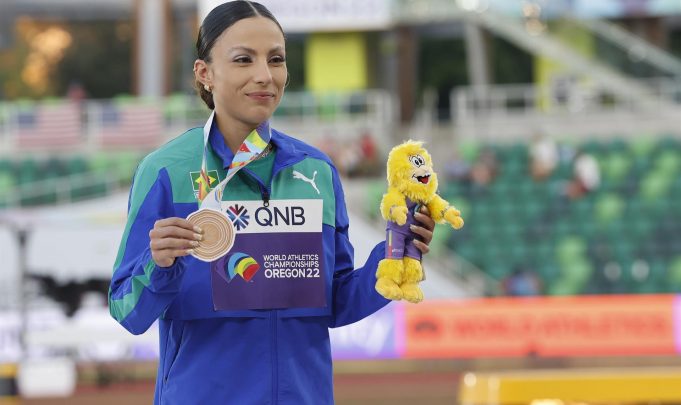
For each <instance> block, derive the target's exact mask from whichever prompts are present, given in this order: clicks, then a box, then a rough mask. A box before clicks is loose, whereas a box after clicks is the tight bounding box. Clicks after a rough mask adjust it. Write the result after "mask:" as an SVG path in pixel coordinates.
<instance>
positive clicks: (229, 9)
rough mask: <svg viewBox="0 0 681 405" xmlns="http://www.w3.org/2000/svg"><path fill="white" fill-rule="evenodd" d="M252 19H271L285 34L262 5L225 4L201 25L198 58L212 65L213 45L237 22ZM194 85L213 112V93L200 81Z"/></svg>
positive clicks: (241, 2) (238, 0)
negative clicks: (211, 52) (211, 53)
mask: <svg viewBox="0 0 681 405" xmlns="http://www.w3.org/2000/svg"><path fill="white" fill-rule="evenodd" d="M252 17H265V18H269V19H270V20H272V21H274V23H275V24H277V26H278V27H279V29H280V30H281V32H282V34H283V33H284V30H283V29H282V28H281V25H280V24H279V21H277V19H276V18H274V15H272V13H271V12H270V11H269V10H268V9H267V8H266V7H265V6H263V5H262V4H260V3H256V2H255V1H246V0H236V1H230V2H227V3H223V4H221V5H219V6H217V7H215V8H214V9H213V10H211V12H210V13H208V15H207V16H206V18H204V19H203V22H202V23H201V28H200V29H199V37H198V39H197V40H196V52H197V54H198V58H199V59H202V60H204V61H206V62H207V63H210V62H211V57H210V51H211V50H212V49H213V45H215V41H217V39H218V37H219V36H220V35H222V33H223V32H224V31H225V30H226V29H227V28H229V27H231V26H232V25H234V24H235V23H236V22H237V21H240V20H243V19H245V18H252ZM194 84H195V86H196V90H197V92H198V93H199V96H200V97H201V99H202V100H203V102H204V103H206V105H207V106H208V108H210V109H211V110H213V109H215V103H214V102H213V93H211V92H209V91H208V90H206V89H205V88H203V85H202V84H201V82H199V81H198V80H196V81H195V83H194Z"/></svg>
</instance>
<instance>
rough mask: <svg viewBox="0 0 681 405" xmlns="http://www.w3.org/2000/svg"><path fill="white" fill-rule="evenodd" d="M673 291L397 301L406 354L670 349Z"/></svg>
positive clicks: (664, 351)
mask: <svg viewBox="0 0 681 405" xmlns="http://www.w3.org/2000/svg"><path fill="white" fill-rule="evenodd" d="M673 302H674V296H673V295H640V296H631V295H629V296H580V297H541V298H522V299H517V298H499V299H479V300H466V301H426V302H423V303H421V304H419V305H407V306H405V312H404V313H405V322H406V323H405V327H406V336H405V342H404V343H405V347H404V350H405V351H404V357H407V358H441V357H503V356H528V355H537V356H601V355H663V354H676V348H675V340H674V339H675V338H674V319H673Z"/></svg>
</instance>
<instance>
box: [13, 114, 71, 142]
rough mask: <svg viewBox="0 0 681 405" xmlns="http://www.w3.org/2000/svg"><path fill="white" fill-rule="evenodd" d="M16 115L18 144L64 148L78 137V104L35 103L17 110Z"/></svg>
mask: <svg viewBox="0 0 681 405" xmlns="http://www.w3.org/2000/svg"><path fill="white" fill-rule="evenodd" d="M15 118H16V145H17V146H18V147H20V148H38V147H39V148H63V147H71V146H74V145H78V143H79V142H80V141H81V135H82V134H81V129H82V126H81V122H80V108H79V106H78V104H75V103H63V104H36V105H34V106H32V107H30V108H23V109H20V110H18V111H17V112H16V115H15Z"/></svg>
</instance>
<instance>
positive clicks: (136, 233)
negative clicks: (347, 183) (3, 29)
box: [109, 126, 389, 405]
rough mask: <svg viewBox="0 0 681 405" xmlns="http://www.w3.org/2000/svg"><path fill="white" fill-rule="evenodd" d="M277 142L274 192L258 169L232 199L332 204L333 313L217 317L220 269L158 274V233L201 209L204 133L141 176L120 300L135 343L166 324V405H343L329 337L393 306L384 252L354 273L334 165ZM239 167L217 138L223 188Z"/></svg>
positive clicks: (195, 133) (116, 308)
mask: <svg viewBox="0 0 681 405" xmlns="http://www.w3.org/2000/svg"><path fill="white" fill-rule="evenodd" d="M271 142H272V143H273V144H274V146H275V153H274V154H271V155H270V157H268V159H273V162H272V172H271V180H270V181H269V182H266V181H263V180H262V179H261V178H260V176H258V175H257V174H256V173H255V172H254V171H252V170H249V168H248V166H246V168H244V169H242V170H241V171H240V172H239V173H237V175H236V176H235V177H234V178H233V179H232V180H231V181H230V182H229V183H228V185H227V188H226V190H225V195H224V196H223V199H224V200H264V201H266V200H268V199H270V198H271V199H305V198H315V199H319V198H320V197H321V198H323V207H324V213H323V225H322V238H323V251H324V261H325V263H327V264H328V265H327V266H326V272H327V274H326V297H327V298H326V300H327V304H326V307H324V308H289V309H280V310H233V311H216V310H214V307H213V304H212V297H211V284H210V272H209V266H210V265H209V264H208V263H204V262H201V261H199V260H197V259H195V258H193V257H191V256H187V257H182V258H178V259H176V261H175V263H174V264H173V265H172V266H170V267H168V268H160V267H158V266H156V265H155V263H154V262H153V260H152V257H151V252H150V249H149V231H150V230H151V229H152V228H153V227H154V222H155V221H156V220H158V219H162V218H167V217H181V218H185V217H186V216H187V215H189V214H190V213H191V212H193V211H196V210H197V209H198V204H197V200H196V197H195V190H194V185H195V183H194V180H195V179H194V178H195V177H196V175H197V174H196V173H197V172H198V171H200V169H201V157H202V153H201V151H202V150H203V130H202V128H194V129H192V130H189V131H188V132H186V133H184V134H183V135H181V136H179V137H178V138H176V139H174V140H173V141H171V142H169V143H168V144H166V145H164V146H163V147H161V148H159V149H158V150H157V151H155V152H153V153H151V154H150V155H148V156H147V157H146V158H145V159H143V161H142V162H141V163H140V165H139V167H138V168H137V171H136V173H135V177H134V182H133V186H132V189H131V191H130V198H129V204H128V220H127V224H126V227H125V232H124V234H123V238H122V241H121V244H120V248H119V252H118V256H117V258H116V263H115V265H114V273H113V276H112V280H111V285H110V289H109V307H110V312H111V315H112V316H113V317H114V318H115V319H116V320H117V321H118V322H119V323H120V324H121V325H123V327H125V328H126V329H127V330H128V331H130V332H132V333H134V334H140V333H143V332H145V331H146V330H147V329H148V328H149V327H150V326H151V325H152V324H153V323H154V321H156V320H157V319H158V322H159V323H158V326H159V336H160V342H159V343H160V362H159V367H158V375H157V381H156V392H155V400H154V403H155V404H157V405H158V404H163V405H174V404H181V405H187V404H202V405H203V404H205V405H208V404H237V405H249V404H257V405H261V404H262V405H265V404H272V405H274V404H280V405H283V404H291V405H305V404H309V405H320V404H332V403H333V383H332V364H331V350H330V343H329V332H328V328H329V327H338V326H343V325H347V324H350V323H353V322H356V321H358V320H360V319H362V318H364V317H366V316H368V315H370V314H372V313H374V312H375V311H377V310H378V309H380V308H381V307H383V306H384V305H386V304H387V303H388V302H389V301H387V300H386V299H384V298H383V297H381V296H380V295H379V294H378V293H377V292H376V291H375V289H374V283H375V270H376V267H377V264H378V262H379V261H380V260H381V259H382V258H383V257H384V254H385V245H384V243H383V242H381V243H380V244H378V245H377V246H376V247H375V248H374V249H373V251H372V252H371V254H370V256H369V258H368V259H367V262H366V264H365V265H364V267H362V268H358V269H356V270H355V269H354V265H353V248H352V245H351V244H350V241H349V239H348V215H347V212H346V207H345V201H344V197H343V190H342V187H341V183H340V179H339V176H338V172H337V171H336V169H335V167H334V166H333V164H332V163H331V161H330V160H329V158H328V157H327V156H325V155H324V154H322V153H321V152H319V151H318V150H316V149H314V148H313V147H311V146H309V145H307V144H305V143H303V142H301V141H298V140H296V139H294V138H291V137H289V136H287V135H285V134H283V133H281V132H278V131H276V130H272V140H271ZM232 158H233V154H232V152H231V151H230V150H229V148H227V147H226V145H225V143H224V140H223V138H222V135H221V134H220V133H219V130H217V127H216V126H214V128H213V129H212V130H211V135H210V137H209V146H208V153H207V165H208V171H209V174H210V173H213V174H217V176H218V177H219V179H223V178H224V175H225V172H226V170H225V169H226V168H227V167H228V165H229V163H230V162H231V160H232ZM294 170H299V171H300V170H302V171H304V172H313V171H315V170H316V171H317V173H318V174H317V177H316V184H317V186H318V188H319V190H320V192H321V193H320V194H317V192H316V191H315V190H314V189H312V187H305V185H304V183H303V182H301V181H294V179H293V175H292V172H293V171H294ZM267 183H269V184H267Z"/></svg>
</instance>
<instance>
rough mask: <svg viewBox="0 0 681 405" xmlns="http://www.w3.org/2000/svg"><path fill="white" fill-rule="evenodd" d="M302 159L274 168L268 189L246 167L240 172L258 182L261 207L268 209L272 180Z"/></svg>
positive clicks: (258, 177)
mask: <svg viewBox="0 0 681 405" xmlns="http://www.w3.org/2000/svg"><path fill="white" fill-rule="evenodd" d="M304 159H305V157H302V158H301V159H296V160H295V161H292V162H286V164H284V165H281V166H279V167H275V168H274V170H273V171H272V178H271V179H270V185H269V187H268V186H266V185H265V182H264V181H262V179H261V178H260V176H258V175H257V174H255V173H254V172H253V171H252V170H250V169H248V167H244V168H243V169H242V170H243V171H244V172H246V173H248V175H249V176H251V177H252V178H253V179H255V181H257V182H258V187H259V188H260V197H261V198H262V205H263V206H264V207H269V205H270V197H271V195H272V184H274V179H275V178H276V177H277V174H279V172H280V171H282V170H283V169H285V168H287V167H289V166H293V165H295V164H296V163H298V162H302V161H303V160H304Z"/></svg>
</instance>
